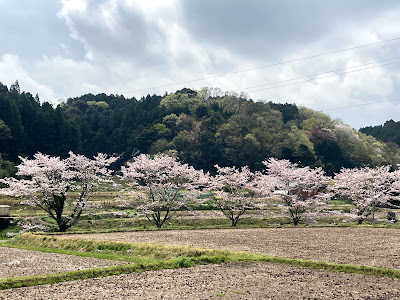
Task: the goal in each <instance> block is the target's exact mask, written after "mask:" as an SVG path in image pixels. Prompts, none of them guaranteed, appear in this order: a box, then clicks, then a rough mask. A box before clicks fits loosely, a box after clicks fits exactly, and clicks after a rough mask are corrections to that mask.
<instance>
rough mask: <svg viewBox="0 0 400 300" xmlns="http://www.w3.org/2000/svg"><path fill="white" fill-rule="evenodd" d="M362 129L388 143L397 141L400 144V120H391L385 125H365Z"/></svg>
mask: <svg viewBox="0 0 400 300" xmlns="http://www.w3.org/2000/svg"><path fill="white" fill-rule="evenodd" d="M360 131H361V132H363V133H365V134H368V135H372V136H373V137H375V138H377V139H379V140H381V141H384V142H386V143H388V144H390V143H395V144H396V145H397V146H399V145H400V122H395V121H393V120H389V121H386V122H385V124H383V125H378V126H368V127H364V128H361V129H360ZM393 147H395V146H393Z"/></svg>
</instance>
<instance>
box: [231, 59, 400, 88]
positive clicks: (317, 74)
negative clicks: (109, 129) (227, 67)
mask: <svg viewBox="0 0 400 300" xmlns="http://www.w3.org/2000/svg"><path fill="white" fill-rule="evenodd" d="M395 59H400V56H398V57H394V58H389V59H383V60H379V61H374V62H370V63H366V64H361V65H357V66H352V67H347V68H343V69H336V70H330V71H325V72H321V73H316V74H310V75H306V76H301V77H297V78H292V79H286V80H281V81H275V82H270V83H265V84H260V85H255V86H251V87H245V88H241V89H236V90H233V92H238V91H243V90H248V89H253V88H258V87H263V86H268V85H274V84H280V83H284V82H290V81H294V80H299V79H303V78H309V77H315V76H320V75H323V74H327V73H334V72H339V71H344V70H349V69H354V68H359V67H363V66H368V65H373V64H377V63H381V62H385V61H390V60H395ZM398 62H400V61H396V62H391V63H388V64H394V63H398ZM384 65H387V64H381V65H377V66H374V67H370V68H371V69H372V68H377V67H381V66H384ZM370 68H367V69H370ZM363 70H364V69H360V70H355V71H352V72H357V71H363ZM347 73H350V72H347ZM347 73H340V74H335V75H329V76H338V75H342V74H347ZM321 78H324V77H320V78H316V79H321ZM310 80H315V79H309V80H307V81H310ZM301 82H305V81H301ZM301 82H294V83H291V84H297V83H301ZM271 88H274V87H271ZM250 92H251V91H250Z"/></svg>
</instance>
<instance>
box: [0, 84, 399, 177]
mask: <svg viewBox="0 0 400 300" xmlns="http://www.w3.org/2000/svg"><path fill="white" fill-rule="evenodd" d="M70 150H72V151H73V152H75V153H81V154H84V155H85V156H88V157H90V156H93V155H95V154H97V153H98V152H104V153H109V154H117V155H119V156H121V159H120V161H119V165H118V166H116V168H119V166H120V165H121V164H123V163H125V162H126V161H127V160H129V159H131V158H132V156H134V155H137V154H139V153H149V154H152V153H158V152H169V153H171V154H176V155H178V156H179V158H180V159H181V160H183V161H184V162H187V163H189V164H191V165H193V166H194V167H195V168H197V169H204V170H206V171H211V172H214V171H215V169H214V165H215V164H219V165H220V166H237V167H240V166H244V165H248V166H249V167H250V168H251V169H253V170H260V169H263V166H262V164H261V162H262V161H263V160H266V159H267V158H269V157H276V158H279V159H282V158H286V159H289V160H290V161H292V162H299V163H300V165H303V166H304V165H310V166H322V167H323V168H324V170H325V171H326V172H327V173H328V174H333V173H334V172H338V171H339V170H340V168H341V167H349V168H353V167H361V166H366V165H369V166H377V165H382V164H395V163H397V162H399V156H398V154H397V152H398V151H397V150H398V146H397V145H396V144H394V143H389V144H385V143H383V142H380V141H378V140H376V139H375V138H373V137H371V136H367V135H365V134H363V133H361V132H357V131H355V130H354V129H352V128H351V127H349V126H347V125H345V124H343V123H341V122H340V121H337V120H332V119H331V118H330V117H329V116H327V115H325V114H323V113H321V112H316V111H313V110H311V109H309V108H305V107H297V106H296V105H293V104H276V103H272V102H267V103H266V102H254V101H252V100H251V99H247V97H246V96H243V95H238V94H235V93H222V92H221V90H219V89H213V88H204V89H201V90H199V91H195V90H191V89H186V88H184V89H182V90H179V91H177V92H175V93H173V94H166V95H164V96H159V95H152V96H150V95H148V96H147V97H143V98H141V99H135V98H125V97H124V96H119V95H116V96H114V95H106V94H99V95H92V94H86V95H83V96H80V97H77V98H71V99H68V100H67V102H65V103H61V104H59V105H58V106H57V107H53V106H52V105H51V104H49V103H47V102H43V103H41V101H40V99H39V96H38V95H36V96H33V95H31V94H30V93H26V92H21V91H20V88H19V85H18V82H16V83H14V84H12V85H11V86H10V88H7V86H5V85H3V84H1V83H0V153H1V158H0V164H1V168H0V169H1V170H0V172H2V173H0V176H5V175H9V174H10V173H12V163H14V164H15V163H18V155H22V156H29V157H31V156H32V155H33V154H34V153H36V152H37V151H40V152H42V153H46V154H50V155H52V156H61V157H66V156H67V153H68V151H70Z"/></svg>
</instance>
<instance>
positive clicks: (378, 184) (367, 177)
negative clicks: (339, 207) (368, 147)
mask: <svg viewBox="0 0 400 300" xmlns="http://www.w3.org/2000/svg"><path fill="white" fill-rule="evenodd" d="M399 179H400V176H399V171H396V172H390V166H382V167H379V168H376V169H371V168H369V167H365V168H361V169H342V170H341V171H340V173H338V174H336V176H335V178H334V185H333V186H332V187H331V190H332V191H334V192H335V193H336V194H339V195H342V196H346V197H348V198H349V199H350V200H351V201H352V202H353V204H354V206H355V207H354V209H353V211H352V215H351V216H352V217H353V218H354V219H356V220H357V222H358V224H362V222H363V221H364V220H365V219H366V218H367V217H368V216H369V215H371V214H374V209H375V205H389V200H393V199H395V198H398V197H395V196H394V195H395V194H399V191H400V189H399Z"/></svg>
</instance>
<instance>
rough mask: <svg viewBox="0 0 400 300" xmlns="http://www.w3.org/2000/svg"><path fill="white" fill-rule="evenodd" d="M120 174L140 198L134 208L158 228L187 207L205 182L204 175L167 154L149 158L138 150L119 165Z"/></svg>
mask: <svg viewBox="0 0 400 300" xmlns="http://www.w3.org/2000/svg"><path fill="white" fill-rule="evenodd" d="M121 170H122V174H123V176H122V178H123V179H125V180H127V181H128V184H130V185H131V186H132V187H133V188H134V189H133V190H131V191H130V193H131V194H133V196H134V197H135V198H136V199H138V200H139V201H140V202H141V205H139V206H138V207H137V209H138V210H139V211H140V212H142V213H143V214H144V215H145V216H146V218H147V219H148V220H149V221H151V222H153V223H154V224H155V225H156V226H157V227H158V228H161V227H162V226H163V225H164V223H165V222H166V221H167V220H169V219H171V218H172V217H173V212H174V211H176V210H179V209H181V208H183V207H186V208H188V206H187V204H188V201H190V200H194V201H200V200H198V198H197V194H198V192H197V189H199V188H201V187H203V186H205V185H206V184H207V183H208V178H207V176H206V175H205V174H204V173H203V172H202V171H198V170H195V169H194V168H193V167H191V166H189V165H187V164H182V163H181V162H179V161H178V160H177V159H176V158H174V157H171V156H168V155H166V154H157V155H155V156H154V157H153V158H151V157H150V156H149V155H147V154H141V155H139V156H137V157H135V158H134V159H133V161H132V162H129V163H128V164H127V166H126V167H122V168H121Z"/></svg>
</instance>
